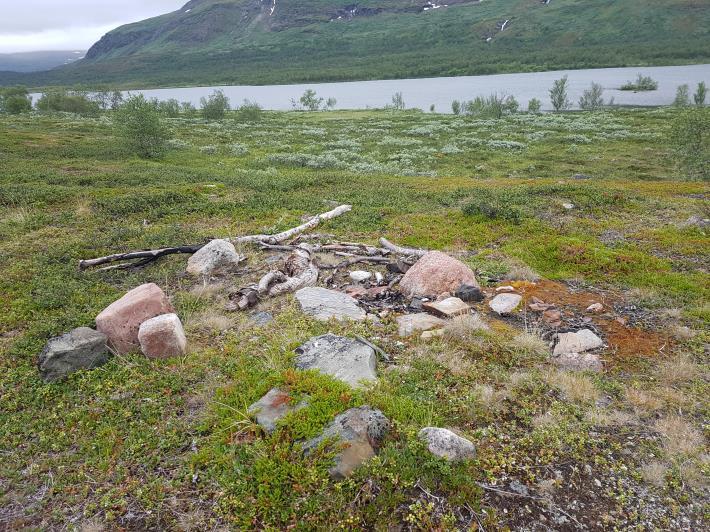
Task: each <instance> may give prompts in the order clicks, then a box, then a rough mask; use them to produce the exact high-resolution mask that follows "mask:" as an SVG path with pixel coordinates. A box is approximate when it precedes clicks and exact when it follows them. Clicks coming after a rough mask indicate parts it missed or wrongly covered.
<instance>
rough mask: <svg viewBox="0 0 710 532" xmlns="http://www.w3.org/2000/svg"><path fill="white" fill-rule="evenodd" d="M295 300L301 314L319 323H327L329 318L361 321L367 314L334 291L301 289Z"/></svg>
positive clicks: (344, 296) (345, 296) (344, 295)
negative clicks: (303, 313)
mask: <svg viewBox="0 0 710 532" xmlns="http://www.w3.org/2000/svg"><path fill="white" fill-rule="evenodd" d="M296 299H297V300H298V303H299V304H300V305H301V309H302V310H303V312H305V313H306V314H308V315H309V316H311V317H313V318H315V319H317V320H319V321H328V320H330V319H331V318H335V319H336V320H341V321H342V320H353V321H363V320H365V318H366V317H367V313H366V312H365V311H364V310H363V309H361V308H360V307H359V306H358V304H357V301H355V299H353V298H352V297H350V296H349V295H347V294H343V293H342V292H336V291H335V290H328V289H327V288H319V287H308V288H301V289H300V290H299V291H298V292H296Z"/></svg>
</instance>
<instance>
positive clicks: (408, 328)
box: [397, 312, 446, 338]
mask: <svg viewBox="0 0 710 532" xmlns="http://www.w3.org/2000/svg"><path fill="white" fill-rule="evenodd" d="M444 325H446V322H445V321H444V320H442V319H441V318H437V317H436V316H432V315H431V314H426V313H425V312H420V313H417V314H405V315H403V316H399V317H398V318H397V326H398V327H399V335H400V336H401V337H402V338H404V337H407V336H412V335H413V334H415V333H419V332H424V331H430V330H431V329H438V328H442V327H443V326H444Z"/></svg>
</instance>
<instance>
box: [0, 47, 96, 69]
mask: <svg viewBox="0 0 710 532" xmlns="http://www.w3.org/2000/svg"><path fill="white" fill-rule="evenodd" d="M83 57H84V52H81V51H73V50H58V51H57V50H47V51H39V52H18V53H12V54H0V71H11V72H39V71H42V70H50V69H52V68H55V67H58V66H62V65H66V64H69V63H73V62H75V61H77V60H78V59H82V58H83Z"/></svg>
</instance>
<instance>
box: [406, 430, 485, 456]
mask: <svg viewBox="0 0 710 532" xmlns="http://www.w3.org/2000/svg"><path fill="white" fill-rule="evenodd" d="M419 439H421V440H422V441H424V442H425V443H426V444H427V447H428V449H429V452H430V453H431V454H433V455H435V456H439V457H441V458H445V459H446V460H449V461H450V462H459V461H461V460H469V459H471V458H475V456H476V446H475V445H474V444H473V443H472V442H471V441H469V440H467V439H466V438H462V437H461V436H459V435H458V434H455V433H454V432H451V431H450V430H448V429H442V428H438V427H426V428H424V429H422V430H420V431H419Z"/></svg>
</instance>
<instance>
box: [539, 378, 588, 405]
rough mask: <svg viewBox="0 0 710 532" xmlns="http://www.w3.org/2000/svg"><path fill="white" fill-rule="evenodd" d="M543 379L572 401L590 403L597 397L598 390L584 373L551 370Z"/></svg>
mask: <svg viewBox="0 0 710 532" xmlns="http://www.w3.org/2000/svg"><path fill="white" fill-rule="evenodd" d="M545 380H546V381H547V383H548V384H550V385H551V386H555V387H557V388H559V389H560V390H561V391H562V394H563V395H564V397H565V399H567V400H569V401H572V402H574V403H582V404H583V403H592V402H594V401H596V400H597V399H598V398H599V390H597V387H596V386H594V383H593V382H592V380H591V379H590V378H589V377H587V376H586V375H583V374H579V373H570V372H566V371H557V370H551V371H549V372H548V373H547V375H546V376H545Z"/></svg>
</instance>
